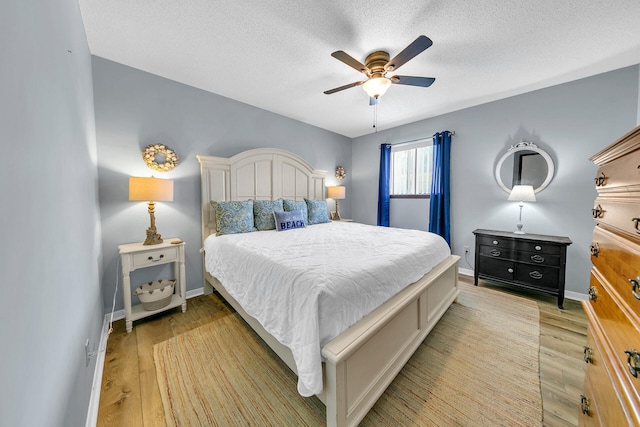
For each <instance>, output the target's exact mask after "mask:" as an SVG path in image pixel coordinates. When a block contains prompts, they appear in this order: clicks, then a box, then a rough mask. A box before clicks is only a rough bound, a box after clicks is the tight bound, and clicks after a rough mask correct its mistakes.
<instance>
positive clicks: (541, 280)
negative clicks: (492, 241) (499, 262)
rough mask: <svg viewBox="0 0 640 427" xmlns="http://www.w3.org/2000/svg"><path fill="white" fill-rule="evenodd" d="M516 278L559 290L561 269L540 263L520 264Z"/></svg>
mask: <svg viewBox="0 0 640 427" xmlns="http://www.w3.org/2000/svg"><path fill="white" fill-rule="evenodd" d="M515 279H516V280H517V281H518V282H524V283H528V284H530V285H532V286H536V287H538V288H547V289H554V290H557V289H558V281H559V280H560V270H558V269H557V268H553V267H543V266H540V265H528V264H518V266H517V268H516V277H515Z"/></svg>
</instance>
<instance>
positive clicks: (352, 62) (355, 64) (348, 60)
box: [331, 50, 371, 75]
mask: <svg viewBox="0 0 640 427" xmlns="http://www.w3.org/2000/svg"><path fill="white" fill-rule="evenodd" d="M331 56H333V57H334V58H336V59H337V60H339V61H342V62H344V63H345V64H347V65H348V66H349V67H351V68H353V69H354V70H356V71H358V72H360V73H364V74H366V75H369V74H370V73H371V71H369V69H368V68H367V66H366V65H364V64H363V63H361V62H360V61H358V60H357V59H355V58H353V57H351V56H349V55H348V54H347V53H345V52H344V51H342V50H337V51H335V52H333V53H332V54H331Z"/></svg>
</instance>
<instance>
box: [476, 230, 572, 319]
mask: <svg viewBox="0 0 640 427" xmlns="http://www.w3.org/2000/svg"><path fill="white" fill-rule="evenodd" d="M473 234H475V236H476V262H475V272H474V284H475V285H476V286H477V285H478V279H479V278H480V279H487V280H492V281H495V282H499V283H506V284H509V285H514V286H518V287H521V288H527V289H533V290H536V291H540V292H544V293H547V294H551V295H557V297H558V307H560V308H563V307H562V304H563V302H564V276H565V264H566V260H567V246H569V245H570V244H571V240H570V239H569V238H568V237H560V236H545V235H542V234H515V233H512V232H508V231H495V230H480V229H478V230H475V231H474V232H473Z"/></svg>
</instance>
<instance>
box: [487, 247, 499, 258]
mask: <svg viewBox="0 0 640 427" xmlns="http://www.w3.org/2000/svg"><path fill="white" fill-rule="evenodd" d="M489 253H490V254H491V256H500V251H499V250H497V249H491V250H490V251H489Z"/></svg>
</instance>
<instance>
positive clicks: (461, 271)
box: [458, 267, 473, 277]
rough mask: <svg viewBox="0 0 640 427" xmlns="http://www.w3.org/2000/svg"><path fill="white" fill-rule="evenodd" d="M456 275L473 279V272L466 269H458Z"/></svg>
mask: <svg viewBox="0 0 640 427" xmlns="http://www.w3.org/2000/svg"><path fill="white" fill-rule="evenodd" d="M458 274H462V275H463V276H471V277H473V270H469V269H468V268H459V267H458Z"/></svg>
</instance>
